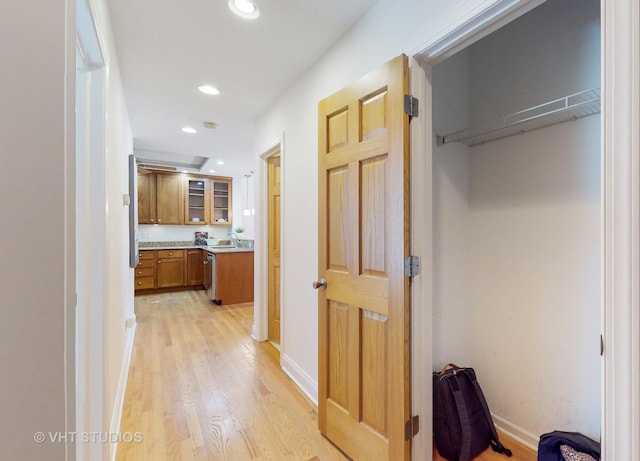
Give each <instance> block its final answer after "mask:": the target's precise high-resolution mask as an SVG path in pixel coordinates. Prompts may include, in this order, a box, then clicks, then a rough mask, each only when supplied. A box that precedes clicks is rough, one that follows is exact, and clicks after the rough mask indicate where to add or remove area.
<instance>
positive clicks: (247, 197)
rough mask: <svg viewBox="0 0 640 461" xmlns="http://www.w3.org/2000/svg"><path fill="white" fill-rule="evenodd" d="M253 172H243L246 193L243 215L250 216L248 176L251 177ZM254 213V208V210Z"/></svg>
mask: <svg viewBox="0 0 640 461" xmlns="http://www.w3.org/2000/svg"><path fill="white" fill-rule="evenodd" d="M252 174H253V172H251V173H250V174H245V175H244V177H245V178H247V195H245V200H246V202H245V203H246V205H247V206H246V208H245V209H244V213H243V214H244V215H245V216H251V214H252V213H251V210H250V209H249V178H250V177H251V175H252ZM254 213H255V210H254Z"/></svg>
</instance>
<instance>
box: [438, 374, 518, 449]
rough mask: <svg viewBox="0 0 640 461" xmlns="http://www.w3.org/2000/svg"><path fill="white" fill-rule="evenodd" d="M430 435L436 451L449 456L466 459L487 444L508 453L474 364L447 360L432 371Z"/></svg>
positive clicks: (484, 447)
mask: <svg viewBox="0 0 640 461" xmlns="http://www.w3.org/2000/svg"><path fill="white" fill-rule="evenodd" d="M433 435H434V439H435V442H436V447H437V448H438V452H439V453H440V455H441V456H443V457H444V458H446V459H448V460H455V461H469V460H470V459H472V458H475V457H476V456H478V455H479V454H480V453H482V452H483V451H484V450H486V449H487V447H489V445H491V448H493V450H494V451H496V452H498V453H504V454H505V455H507V456H511V450H509V449H508V448H505V446H504V445H502V443H500V439H499V438H498V433H497V432H496V428H495V426H494V425H493V419H492V418H491V413H490V412H489V407H488V405H487V401H486V400H485V398H484V394H483V393H482V389H480V384H478V380H477V378H476V373H475V371H474V370H473V368H460V367H458V366H457V365H454V364H452V363H450V364H448V365H446V366H445V367H444V368H443V369H442V371H441V372H440V373H437V372H436V373H434V374H433Z"/></svg>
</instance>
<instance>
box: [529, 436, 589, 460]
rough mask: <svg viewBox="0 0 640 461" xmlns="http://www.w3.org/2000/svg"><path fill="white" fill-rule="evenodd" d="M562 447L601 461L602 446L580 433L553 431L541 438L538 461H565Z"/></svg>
mask: <svg viewBox="0 0 640 461" xmlns="http://www.w3.org/2000/svg"><path fill="white" fill-rule="evenodd" d="M560 445H569V446H570V447H571V448H573V449H574V450H576V451H579V452H580V453H586V454H588V455H591V456H593V457H594V458H595V459H600V444H599V443H598V442H596V441H595V440H591V439H590V438H589V437H587V436H585V435H582V434H580V433H578V432H563V431H553V432H548V433H546V434H542V435H541V436H540V442H538V461H564V458H563V456H562V453H561V452H560Z"/></svg>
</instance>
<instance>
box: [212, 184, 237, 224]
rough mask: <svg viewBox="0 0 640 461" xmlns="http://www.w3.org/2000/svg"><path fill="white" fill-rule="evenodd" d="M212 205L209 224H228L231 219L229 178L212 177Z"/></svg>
mask: <svg viewBox="0 0 640 461" xmlns="http://www.w3.org/2000/svg"><path fill="white" fill-rule="evenodd" d="M211 182H212V186H213V187H212V192H213V206H212V207H211V212H212V216H211V221H212V222H211V224H216V225H229V224H231V221H232V205H231V203H232V202H231V185H232V180H231V178H213V179H212V181H211Z"/></svg>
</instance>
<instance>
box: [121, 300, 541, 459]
mask: <svg viewBox="0 0 640 461" xmlns="http://www.w3.org/2000/svg"><path fill="white" fill-rule="evenodd" d="M135 306H136V317H137V320H138V326H137V331H136V338H135V344H134V351H133V357H132V361H131V368H130V371H129V382H128V384H127V391H126V395H125V403H124V410H123V417H122V423H121V427H120V431H121V433H127V432H130V433H136V432H139V433H140V434H141V435H142V438H143V441H142V442H141V443H121V444H120V445H119V447H118V454H117V458H116V459H117V460H118V461H132V460H136V461H146V460H149V461H165V460H174V461H192V460H197V461H208V460H225V461H226V460H229V461H245V460H257V461H263V460H277V461H280V460H296V461H331V460H335V461H345V460H347V458H346V457H345V456H344V455H342V454H341V453H340V451H339V450H337V449H336V448H335V447H334V446H333V445H332V444H331V443H330V442H328V441H327V440H326V439H325V438H323V437H322V436H321V435H320V433H319V432H318V430H317V412H316V408H315V406H314V405H313V404H312V403H311V402H310V401H309V400H308V399H307V398H306V397H305V396H304V395H303V394H302V393H301V392H300V390H299V389H298V388H297V387H296V386H295V385H294V384H293V382H292V381H291V380H290V379H289V378H288V377H287V376H286V375H285V374H284V372H283V371H282V370H281V369H280V367H279V355H278V351H277V350H276V349H275V348H274V347H273V346H272V345H271V344H269V343H267V342H265V343H257V342H255V341H253V340H252V339H251V338H250V336H249V335H250V332H251V325H252V322H253V304H237V305H230V306H224V305H223V306H217V305H215V304H212V303H210V302H209V300H208V299H207V298H206V295H205V292H204V291H182V292H176V293H165V294H156V295H146V296H136V299H135ZM503 443H504V444H505V445H506V446H507V447H509V448H511V449H512V450H513V457H511V458H507V457H506V456H504V455H498V454H496V453H493V452H492V451H491V449H489V450H487V452H485V453H483V454H482V455H481V456H480V457H478V458H476V459H477V460H480V461H494V460H495V461H507V460H509V461H535V460H536V455H535V453H533V452H532V451H531V450H529V449H527V448H526V447H522V446H520V445H519V444H517V443H516V442H513V441H511V440H508V439H506V438H505V439H503ZM434 460H436V461H440V460H443V458H441V457H440V456H439V455H438V454H437V453H436V452H435V450H434Z"/></svg>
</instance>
